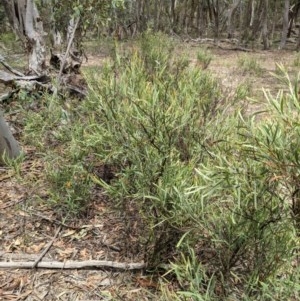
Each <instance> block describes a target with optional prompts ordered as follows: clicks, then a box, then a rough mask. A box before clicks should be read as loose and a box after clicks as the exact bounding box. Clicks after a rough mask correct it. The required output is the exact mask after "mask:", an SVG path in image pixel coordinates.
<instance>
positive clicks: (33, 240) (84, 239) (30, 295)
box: [0, 44, 300, 301]
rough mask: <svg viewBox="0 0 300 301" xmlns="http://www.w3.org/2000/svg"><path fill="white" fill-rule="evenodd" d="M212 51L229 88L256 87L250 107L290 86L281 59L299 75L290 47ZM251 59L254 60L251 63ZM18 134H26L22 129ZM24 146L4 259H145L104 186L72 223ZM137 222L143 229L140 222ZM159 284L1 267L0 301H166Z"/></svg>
mask: <svg viewBox="0 0 300 301" xmlns="http://www.w3.org/2000/svg"><path fill="white" fill-rule="evenodd" d="M199 47H200V46H199V45H191V44H187V45H185V46H184V47H183V51H184V52H188V53H189V56H190V57H191V62H192V63H194V62H195V61H196V53H197V51H198V49H199ZM209 51H210V52H211V54H212V55H213V58H212V61H211V63H210V65H209V67H208V69H209V70H210V71H211V72H212V73H213V74H214V75H215V76H216V77H217V78H218V79H219V81H220V83H221V85H222V87H223V89H224V91H225V90H226V91H229V93H230V91H234V89H235V88H236V87H238V86H239V85H241V84H245V85H248V86H249V87H250V91H251V92H250V95H251V97H250V98H251V99H255V100H256V101H255V102H253V105H252V106H251V108H252V109H251V110H255V109H257V108H258V107H260V106H261V105H262V104H263V103H264V101H265V100H264V96H263V92H262V88H265V89H270V90H271V91H272V93H274V94H276V93H277V92H278V90H279V89H280V88H282V87H283V86H282V84H280V83H279V82H278V80H277V79H276V78H274V77H273V76H272V75H271V74H270V73H271V72H275V70H276V63H282V64H283V65H284V66H285V67H286V68H287V70H288V72H289V73H290V74H291V77H292V78H295V76H296V74H297V72H298V69H299V65H300V64H299V62H300V56H299V54H297V53H296V52H293V51H289V50H287V51H255V52H243V51H236V50H224V49H219V48H210V49H209ZM89 57H90V58H89V60H88V62H87V63H85V67H89V66H95V65H101V64H102V62H103V59H105V57H106V54H103V53H100V54H96V53H93V54H92V56H89ZM193 58H195V59H193ZM245 62H250V65H249V66H250V67H249V68H246V67H245V66H246V63H245ZM251 62H252V63H251ZM255 63H257V65H255ZM251 64H252V65H251ZM251 66H252V67H251ZM253 66H254V67H253ZM255 66H256V67H255ZM257 66H260V68H257ZM250 98H249V101H251V100H250ZM10 105H11V106H12V109H11V110H10V111H11V114H10V113H9V114H7V115H6V117H7V119H8V121H9V122H10V124H11V125H12V126H13V127H14V123H15V121H16V120H17V119H18V118H19V116H18V111H17V110H14V104H10ZM16 131H17V132H18V134H17V136H19V137H20V136H21V135H22V129H20V128H17V129H16ZM21 140H22V139H21ZM22 147H23V148H24V151H25V153H26V159H25V160H24V161H23V163H22V164H21V167H20V170H18V171H16V170H13V169H11V168H7V167H0V262H17V261H26V262H32V263H34V261H35V260H37V259H38V257H39V255H40V254H41V253H42V252H43V250H44V249H45V248H46V247H47V245H48V244H51V243H52V244H51V246H50V248H49V250H48V251H47V252H46V254H45V256H44V258H43V262H44V261H45V262H52V261H59V262H66V261H68V260H72V261H79V262H82V261H86V260H106V261H115V262H126V263H132V262H142V260H143V258H142V252H140V251H139V250H136V249H135V248H134V247H131V246H136V243H135V242H136V235H135V233H136V232H137V231H138V229H134V228H132V229H126V225H125V223H126V220H124V218H123V217H122V215H121V214H117V213H116V212H115V211H114V210H112V208H111V207H110V204H109V200H107V198H106V197H105V196H104V195H103V194H102V192H101V190H96V189H95V191H94V195H93V200H92V202H91V204H90V208H89V210H88V214H87V215H86V216H84V217H82V218H80V219H79V218H78V219H73V220H72V222H70V221H69V219H68V222H66V224H65V222H64V219H63V217H62V216H59V215H58V214H57V213H56V212H54V211H53V210H51V209H50V208H49V206H47V205H45V200H47V196H48V188H47V186H46V184H45V181H44V176H43V170H44V168H45V167H44V164H45V162H44V161H43V159H42V158H41V157H40V156H39V154H38V153H36V150H35V148H34V147H33V146H30V145H22ZM32 183H34V184H32ZM135 227H136V228H138V227H139V225H138V221H137V222H136V226H135ZM129 230H130V231H129ZM165 285H166V284H165ZM171 287H172V283H169V288H171ZM160 288H161V282H160V279H159V277H158V276H157V278H153V274H152V276H149V275H148V274H147V273H146V272H142V271H140V270H136V271H133V272H131V271H123V270H120V269H115V268H98V269H96V268H94V269H93V268H92V269H73V270H65V269H43V268H33V269H2V268H1V269H0V300H10V301H12V300H27V301H33V300H34V301H38V300H49V301H50V300H51V301H53V300H70V301H71V300H72V301H83V300H141V301H142V300H161V291H160Z"/></svg>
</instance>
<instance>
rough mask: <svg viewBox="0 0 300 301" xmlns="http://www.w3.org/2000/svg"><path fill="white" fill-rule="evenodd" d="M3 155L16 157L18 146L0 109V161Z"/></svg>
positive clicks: (18, 150)
mask: <svg viewBox="0 0 300 301" xmlns="http://www.w3.org/2000/svg"><path fill="white" fill-rule="evenodd" d="M3 155H5V156H7V157H8V158H10V159H13V158H16V157H18V156H19V155H20V147H19V144H18V142H17V141H16V139H15V138H14V137H13V134H12V132H11V130H10V128H9V126H8V124H7V123H6V121H5V120H4V117H3V114H2V112H1V111H0V163H2V162H3Z"/></svg>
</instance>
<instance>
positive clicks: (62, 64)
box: [57, 17, 80, 85]
mask: <svg viewBox="0 0 300 301" xmlns="http://www.w3.org/2000/svg"><path fill="white" fill-rule="evenodd" d="M79 20H80V18H79V17H78V18H77V20H76V23H75V26H74V28H73V32H72V35H71V37H70V40H69V43H68V47H67V50H66V53H65V56H64V58H63V61H62V62H61V66H60V70H59V73H58V76H57V82H58V85H59V83H60V78H61V75H62V72H63V70H64V66H65V63H66V59H67V57H68V54H69V52H70V49H71V45H72V43H73V40H74V35H75V31H76V29H77V26H78V23H79Z"/></svg>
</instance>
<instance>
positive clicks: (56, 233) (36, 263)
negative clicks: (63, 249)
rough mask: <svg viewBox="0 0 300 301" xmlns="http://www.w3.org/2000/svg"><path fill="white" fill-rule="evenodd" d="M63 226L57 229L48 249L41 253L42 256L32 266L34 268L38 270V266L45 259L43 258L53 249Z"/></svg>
mask: <svg viewBox="0 0 300 301" xmlns="http://www.w3.org/2000/svg"><path fill="white" fill-rule="evenodd" d="M61 228H62V226H61V225H60V226H59V227H58V229H57V231H56V232H55V234H54V236H53V238H52V240H51V241H49V243H48V244H47V246H46V248H45V249H44V251H43V252H42V253H41V255H40V256H39V257H38V258H37V259H36V260H35V262H34V263H33V265H32V268H33V269H34V268H36V266H37V265H38V263H39V262H40V261H41V260H42V259H43V257H44V256H45V255H46V253H47V252H48V251H49V249H50V248H51V246H52V245H53V243H54V241H55V239H56V238H57V235H58V233H59V232H60V230H61Z"/></svg>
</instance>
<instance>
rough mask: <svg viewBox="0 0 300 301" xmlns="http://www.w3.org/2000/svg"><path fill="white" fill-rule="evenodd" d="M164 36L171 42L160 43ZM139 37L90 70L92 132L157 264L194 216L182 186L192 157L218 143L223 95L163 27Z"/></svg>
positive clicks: (189, 177)
mask: <svg viewBox="0 0 300 301" xmlns="http://www.w3.org/2000/svg"><path fill="white" fill-rule="evenodd" d="M144 39H145V40H144ZM161 42H162V43H163V44H164V43H165V44H166V45H165V46H164V47H162V48H160V47H157V48H156V46H157V45H160V44H159V43H161ZM141 43H142V50H141V51H135V52H133V53H132V54H131V55H130V54H129V55H127V57H126V60H123V59H122V58H118V57H117V59H116V60H115V61H114V62H113V63H112V64H107V65H106V66H105V67H104V69H103V70H102V74H87V78H88V82H89V83H90V91H89V100H88V103H89V105H90V106H92V107H93V108H94V114H93V115H92V116H90V118H91V122H90V124H91V126H90V127H89V129H88V130H87V134H88V135H87V139H88V140H89V141H90V142H92V143H91V144H90V147H92V148H93V149H94V152H95V154H96V155H97V156H98V157H99V158H100V160H103V161H105V162H107V163H108V164H111V165H113V166H114V168H115V169H116V170H117V179H116V180H115V181H113V182H112V183H111V184H110V185H107V184H106V183H103V182H102V185H103V186H104V187H105V189H106V190H107V192H108V193H109V194H110V196H111V198H112V199H113V200H115V201H116V202H117V203H119V204H120V205H121V206H123V208H124V211H126V206H127V205H128V203H131V204H132V201H134V205H133V206H135V207H136V208H137V211H138V212H139V213H140V217H141V219H142V220H143V222H142V223H143V225H144V226H143V228H144V232H145V233H143V235H141V236H143V237H144V239H143V241H144V243H145V244H146V248H147V249H148V250H149V251H148V260H149V261H150V262H151V264H154V262H155V263H159V262H160V261H161V259H162V258H164V257H165V255H166V253H168V252H169V251H170V250H173V251H174V247H175V245H176V243H177V241H178V240H179V238H180V236H181V235H182V234H183V233H184V231H183V230H182V229H181V228H182V227H184V226H183V225H188V224H189V223H190V221H189V220H188V217H187V216H185V215H182V214H181V213H182V207H183V206H185V199H184V198H183V197H184V193H183V191H184V189H185V188H186V187H189V186H190V185H193V181H194V178H195V177H194V168H195V165H196V164H199V163H200V162H203V161H204V160H205V159H206V158H207V157H209V156H211V154H210V150H211V149H213V148H214V147H217V144H218V143H217V142H214V141H215V140H216V138H215V136H217V135H218V133H219V132H220V129H215V130H214V131H210V127H211V126H212V124H213V123H214V121H215V118H216V117H217V116H218V115H219V113H220V107H222V101H221V98H220V92H219V88H218V85H217V82H216V81H215V80H214V79H213V78H212V77H211V76H210V75H209V74H207V73H203V72H202V71H201V70H197V69H193V68H188V67H187V65H186V64H183V63H182V61H181V60H175V59H174V57H173V55H172V53H171V52H170V50H169V49H170V48H169V47H168V46H167V45H169V44H168V43H169V42H168V41H167V40H163V41H162V39H161V35H158V36H156V35H155V36H145V37H143V40H142V42H141ZM150 45H152V46H153V48H151V47H150ZM91 104H92V105H91ZM150 250H152V251H151V252H150ZM170 254H171V253H170Z"/></svg>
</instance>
